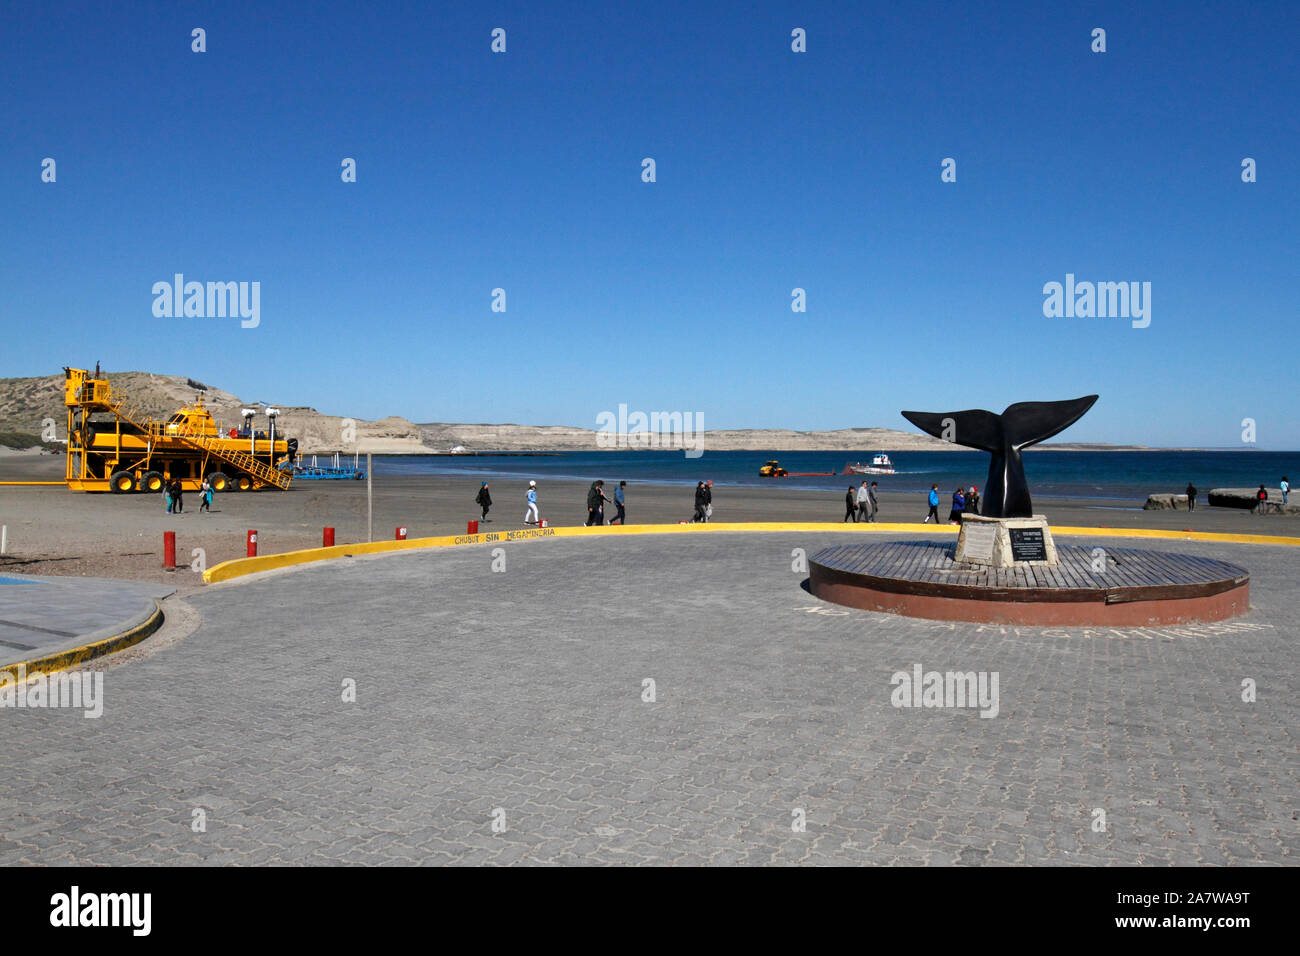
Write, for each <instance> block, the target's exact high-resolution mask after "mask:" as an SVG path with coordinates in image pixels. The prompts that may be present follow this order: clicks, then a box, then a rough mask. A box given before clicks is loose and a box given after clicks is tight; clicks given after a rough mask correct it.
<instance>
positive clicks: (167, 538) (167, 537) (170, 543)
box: [163, 531, 176, 571]
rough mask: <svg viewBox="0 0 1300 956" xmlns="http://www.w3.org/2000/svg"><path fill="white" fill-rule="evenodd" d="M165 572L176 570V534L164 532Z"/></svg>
mask: <svg viewBox="0 0 1300 956" xmlns="http://www.w3.org/2000/svg"><path fill="white" fill-rule="evenodd" d="M163 570H165V571H175V570H176V532H175V531H164V532H163Z"/></svg>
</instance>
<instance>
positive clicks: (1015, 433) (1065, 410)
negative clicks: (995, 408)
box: [981, 395, 1097, 448]
mask: <svg viewBox="0 0 1300 956" xmlns="http://www.w3.org/2000/svg"><path fill="white" fill-rule="evenodd" d="M1096 400H1097V396H1096V395H1085V396H1083V397H1082V398H1068V399H1066V400H1065V401H1063V402H1016V404H1014V405H1008V406H1007V408H1006V410H1005V411H1003V413H1002V414H1001V416H999V417H1000V419H1001V421H1002V434H1003V437H1004V439H1005V440H1006V443H1007V444H1008V445H1010V446H1011V447H1012V448H1028V447H1029V446H1030V445H1037V444H1038V443H1039V442H1040V441H1046V440H1047V439H1049V438H1051V437H1052V436H1053V435H1059V434H1060V433H1061V432H1063V431H1065V430H1066V429H1067V428H1069V427H1070V426H1071V425H1073V424H1074V423H1075V422H1077V421H1078V420H1079V419H1080V418H1082V417H1083V414H1084V412H1086V411H1087V410H1088V409H1090V408H1092V403H1093V402H1095V401H1096ZM981 447H983V446H981Z"/></svg>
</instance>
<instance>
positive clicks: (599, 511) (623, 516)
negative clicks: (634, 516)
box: [587, 481, 627, 527]
mask: <svg viewBox="0 0 1300 956" xmlns="http://www.w3.org/2000/svg"><path fill="white" fill-rule="evenodd" d="M613 502H614V507H615V508H617V509H618V514H616V515H614V517H612V518H610V519H609V523H610V524H614V523H616V522H617V523H618V524H627V507H626V506H627V482H626V481H620V482H619V483H618V487H617V488H615V489H614V498H613ZM609 503H610V498H609V497H608V496H607V495H606V494H605V483H604V482H603V481H593V482H592V483H591V487H590V488H588V489H587V526H588V527H591V526H592V525H594V524H601V525H603V524H604V523H605V505H607V504H609Z"/></svg>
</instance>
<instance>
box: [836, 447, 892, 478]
mask: <svg viewBox="0 0 1300 956" xmlns="http://www.w3.org/2000/svg"><path fill="white" fill-rule="evenodd" d="M844 473H845V474H846V475H892V474H893V473H894V463H893V462H892V461H890V460H889V456H888V455H886V454H885V453H884V452H883V451H882V452H881V453H880V454H879V455H876V456H875V457H874V458H872V459H871V464H869V465H864V464H862V462H860V461H855V462H853V463H852V464H851V465H845V466H844Z"/></svg>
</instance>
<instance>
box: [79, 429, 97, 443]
mask: <svg viewBox="0 0 1300 956" xmlns="http://www.w3.org/2000/svg"><path fill="white" fill-rule="evenodd" d="M81 444H82V445H83V446H86V447H90V446H91V445H93V444H95V429H93V428H91V427H90V426H89V425H87V426H86V427H85V428H83V429H82V430H81Z"/></svg>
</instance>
